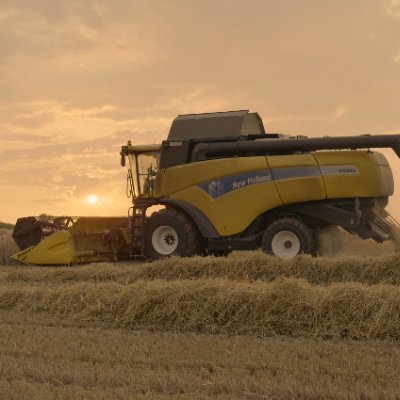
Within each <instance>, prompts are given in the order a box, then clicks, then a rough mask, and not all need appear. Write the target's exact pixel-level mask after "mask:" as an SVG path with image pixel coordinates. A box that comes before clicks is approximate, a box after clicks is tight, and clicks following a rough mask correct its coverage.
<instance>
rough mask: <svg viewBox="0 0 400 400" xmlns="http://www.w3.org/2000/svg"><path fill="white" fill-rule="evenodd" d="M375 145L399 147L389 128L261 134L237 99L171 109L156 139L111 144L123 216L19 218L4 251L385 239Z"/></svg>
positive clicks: (386, 219)
mask: <svg viewBox="0 0 400 400" xmlns="http://www.w3.org/2000/svg"><path fill="white" fill-rule="evenodd" d="M375 148H392V149H393V150H394V152H395V153H396V154H397V155H398V156H400V135H362V136H342V137H320V138H306V137H304V136H296V137H290V136H288V135H283V134H276V133H272V134H271V133H270V134H268V133H265V130H264V126H263V123H262V120H261V118H260V116H259V115H258V114H257V113H249V112H248V111H247V110H244V111H231V112H221V113H210V114H191V115H180V116H178V117H177V118H176V119H175V120H174V121H173V123H172V127H171V130H170V132H169V135H168V138H167V140H165V141H163V142H162V143H161V144H156V145H132V144H131V143H130V142H129V143H128V144H127V145H126V146H122V149H121V164H122V165H123V166H125V165H126V164H127V163H126V160H128V177H127V194H128V196H129V197H131V198H132V207H131V208H130V209H129V215H128V217H112V218H101V217H81V218H71V219H68V217H52V218H50V220H49V219H47V220H46V219H45V220H43V219H42V220H41V219H40V218H34V217H28V218H22V219H19V220H18V222H17V225H16V227H15V230H14V234H13V235H14V237H15V239H16V241H17V243H18V245H19V246H20V248H21V252H20V253H17V254H16V255H15V258H16V259H18V260H20V261H22V262H25V263H28V264H71V263H81V262H91V261H103V260H110V261H117V260H121V259H124V260H126V259H133V258H148V259H152V260H154V259H158V258H163V257H168V256H171V255H179V256H193V255H204V254H214V255H225V254H228V253H229V252H230V251H232V250H241V249H246V250H249V249H256V248H259V247H261V248H262V249H263V250H264V251H265V252H268V253H273V254H275V255H277V256H279V257H282V258H292V257H294V256H296V255H297V254H300V253H308V254H318V251H319V249H318V246H319V245H318V243H319V240H318V238H319V235H320V234H321V233H322V232H324V231H325V230H327V229H335V227H340V228H342V229H344V230H346V231H348V232H350V233H352V234H356V235H358V236H360V237H361V238H363V239H368V238H372V239H374V240H375V241H377V242H383V241H387V240H391V241H394V242H395V243H396V244H397V243H398V242H399V236H400V234H399V232H400V228H399V225H398V223H397V222H396V221H395V220H394V219H393V218H392V217H391V216H390V215H389V214H388V212H387V211H386V210H385V207H386V205H387V203H388V199H389V197H390V196H391V195H392V194H393V191H394V182H393V176H392V171H391V169H390V166H389V163H388V161H387V160H386V158H385V157H384V156H383V155H382V154H381V153H379V152H376V151H372V150H371V149H375ZM153 206H156V207H155V208H154V207H153ZM150 207H153V210H154V209H156V211H155V212H153V213H152V214H150V213H149V208H150ZM157 207H158V208H157Z"/></svg>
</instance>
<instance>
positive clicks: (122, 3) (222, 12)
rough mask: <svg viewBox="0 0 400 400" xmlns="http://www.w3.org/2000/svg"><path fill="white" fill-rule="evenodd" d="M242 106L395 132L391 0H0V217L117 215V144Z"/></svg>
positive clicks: (302, 127) (395, 39) (397, 72)
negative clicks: (179, 118)
mask: <svg viewBox="0 0 400 400" xmlns="http://www.w3.org/2000/svg"><path fill="white" fill-rule="evenodd" d="M239 109H250V110H251V111H256V112H258V113H259V114H260V115H261V116H262V118H263V120H264V125H265V128H266V130H267V131H269V132H282V133H288V134H293V135H297V134H303V135H308V136H310V137H316V136H321V135H330V136H335V135H357V134H364V133H377V134H383V133H400V0H326V1H321V0H279V1H276V0H191V1H184V0H168V1H164V0H152V1H148V0H147V1H141V0H85V1H82V0H79V1H75V0H68V1H66V0H57V1H54V0H0V190H1V196H0V221H4V222H14V221H15V220H16V218H18V217H20V216H27V215H38V214H41V213H47V214H53V215H73V216H76V215H100V216H105V215H125V214H126V213H127V209H128V207H129V206H130V200H129V199H127V198H126V196H125V176H126V170H125V169H124V168H121V167H120V165H119V162H120V157H119V151H120V146H121V145H124V144H126V142H127V140H128V139H130V140H132V142H133V143H135V144H148V143H158V142H161V140H163V139H165V138H166V136H167V134H168V131H169V127H170V124H171V122H172V120H173V119H174V118H175V116H176V115H178V114H185V113H201V112H214V111H228V110H239ZM385 154H387V155H388V157H389V159H390V161H391V163H392V167H393V170H394V173H395V190H396V192H399V195H395V196H394V197H393V199H392V201H391V203H390V205H389V209H390V211H391V212H392V213H393V214H394V215H395V216H397V217H398V218H400V210H399V211H398V206H397V204H398V203H399V200H400V162H399V160H398V159H397V158H396V157H395V156H394V155H393V154H392V153H391V152H390V151H387V152H385ZM398 171H399V172H398ZM89 195H97V196H98V200H99V201H98V203H96V204H88V202H87V201H86V199H87V197H88V196H89Z"/></svg>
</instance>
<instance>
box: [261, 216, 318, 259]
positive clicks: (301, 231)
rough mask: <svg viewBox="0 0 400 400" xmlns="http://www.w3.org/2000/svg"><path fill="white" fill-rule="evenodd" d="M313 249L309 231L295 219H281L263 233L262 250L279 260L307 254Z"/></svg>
mask: <svg viewBox="0 0 400 400" xmlns="http://www.w3.org/2000/svg"><path fill="white" fill-rule="evenodd" d="M312 248H313V235H312V232H311V230H310V229H309V228H308V227H307V226H306V225H305V224H303V222H301V221H299V220H298V219H295V218H281V219H278V220H277V221H275V222H273V223H272V224H271V225H270V226H269V227H268V228H267V229H266V231H265V232H264V235H263V239H262V249H263V250H264V251H265V252H266V253H272V254H274V255H276V256H277V257H280V258H285V259H290V258H293V257H296V256H297V255H298V254H302V253H305V254H309V253H311V252H312Z"/></svg>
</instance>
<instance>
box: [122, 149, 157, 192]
mask: <svg viewBox="0 0 400 400" xmlns="http://www.w3.org/2000/svg"><path fill="white" fill-rule="evenodd" d="M128 159H129V164H130V169H129V171H128V177H127V179H128V184H129V185H130V187H129V186H128V196H129V197H133V198H134V199H136V198H150V197H153V191H154V186H155V179H156V174H157V171H158V169H159V165H160V152H159V151H144V152H134V153H132V154H129V155H128Z"/></svg>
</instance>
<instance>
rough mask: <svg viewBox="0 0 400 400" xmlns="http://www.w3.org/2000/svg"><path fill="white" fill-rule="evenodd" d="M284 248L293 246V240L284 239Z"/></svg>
mask: <svg viewBox="0 0 400 400" xmlns="http://www.w3.org/2000/svg"><path fill="white" fill-rule="evenodd" d="M283 247H284V248H285V249H291V248H292V247H293V242H292V241H291V240H285V241H284V243H283Z"/></svg>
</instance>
